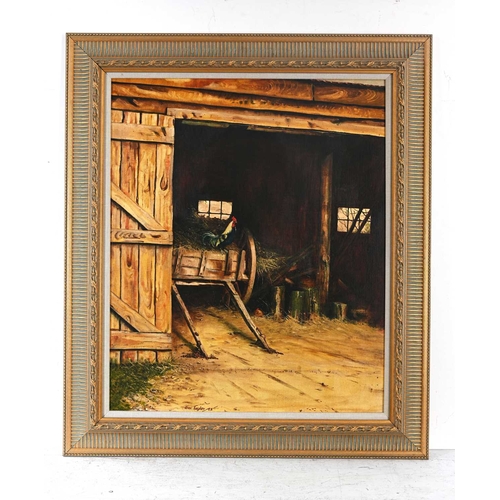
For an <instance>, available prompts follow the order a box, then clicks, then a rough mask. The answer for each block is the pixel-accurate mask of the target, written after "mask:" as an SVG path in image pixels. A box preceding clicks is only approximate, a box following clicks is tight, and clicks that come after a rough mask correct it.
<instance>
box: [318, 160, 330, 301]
mask: <svg viewBox="0 0 500 500" xmlns="http://www.w3.org/2000/svg"><path fill="white" fill-rule="evenodd" d="M332 173H333V157H332V155H329V156H328V157H327V158H325V160H324V162H323V164H322V166H321V228H320V237H319V266H318V290H319V302H320V306H321V307H324V306H325V305H326V303H327V301H328V291H329V287H330V247H331V243H330V242H331V234H330V228H331V224H332Z"/></svg>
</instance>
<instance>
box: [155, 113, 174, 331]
mask: <svg viewBox="0 0 500 500" xmlns="http://www.w3.org/2000/svg"><path fill="white" fill-rule="evenodd" d="M158 124H159V125H161V126H163V127H169V129H170V134H171V135H172V137H174V119H173V118H172V117H170V116H166V115H159V116H158ZM173 162H174V148H173V146H171V145H167V144H157V146H156V172H157V174H156V184H155V186H154V192H155V203H154V216H155V219H156V220H157V221H158V223H159V224H160V225H161V226H162V227H163V228H164V229H165V230H166V231H169V233H170V234H172V230H173V199H172V175H173V165H174V163H173ZM155 294H156V295H155V306H156V312H155V316H156V326H157V327H158V328H159V329H160V330H161V331H164V332H171V331H172V248H168V247H161V248H160V247H157V248H156V291H155Z"/></svg>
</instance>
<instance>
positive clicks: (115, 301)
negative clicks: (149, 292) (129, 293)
mask: <svg viewBox="0 0 500 500" xmlns="http://www.w3.org/2000/svg"><path fill="white" fill-rule="evenodd" d="M111 308H112V309H113V310H114V311H115V312H116V313H117V314H118V315H119V316H120V317H121V318H122V319H123V320H125V321H126V322H127V323H128V324H129V325H131V326H132V327H134V328H135V329H136V330H137V331H139V332H153V333H162V332H161V331H160V330H158V328H156V326H155V325H153V324H152V323H150V322H149V321H148V320H147V319H145V318H144V317H143V316H141V315H140V314H139V313H138V312H137V307H136V308H134V307H131V306H130V305H129V304H127V303H126V302H124V301H123V300H122V299H120V297H118V296H117V295H116V294H114V293H112V292H111Z"/></svg>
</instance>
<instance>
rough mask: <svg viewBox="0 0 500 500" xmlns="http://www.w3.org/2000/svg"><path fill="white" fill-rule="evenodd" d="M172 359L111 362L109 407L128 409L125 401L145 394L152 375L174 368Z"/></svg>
mask: <svg viewBox="0 0 500 500" xmlns="http://www.w3.org/2000/svg"><path fill="white" fill-rule="evenodd" d="M174 366H175V364H174V362H173V361H169V362H165V363H123V364H117V363H111V365H110V387H109V407H110V409H111V410H115V411H119V410H130V404H129V403H128V402H127V401H126V400H127V398H131V397H133V396H135V395H139V394H140V395H145V394H147V392H148V390H149V389H151V387H152V384H151V382H150V380H151V379H153V378H154V377H158V376H160V375H163V374H164V373H165V372H167V371H170V370H172V369H173V368H174Z"/></svg>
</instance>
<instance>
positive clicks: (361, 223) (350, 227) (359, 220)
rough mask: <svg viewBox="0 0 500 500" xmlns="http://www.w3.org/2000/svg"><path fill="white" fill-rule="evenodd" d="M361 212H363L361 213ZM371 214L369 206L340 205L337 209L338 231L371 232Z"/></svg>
mask: <svg viewBox="0 0 500 500" xmlns="http://www.w3.org/2000/svg"><path fill="white" fill-rule="evenodd" d="M360 212H361V213H360ZM370 229H371V215H370V209H369V208H363V209H360V208H354V207H339V208H338V210H337V231H339V232H341V233H348V232H352V233H357V232H360V231H361V233H364V234H368V233H370Z"/></svg>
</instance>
